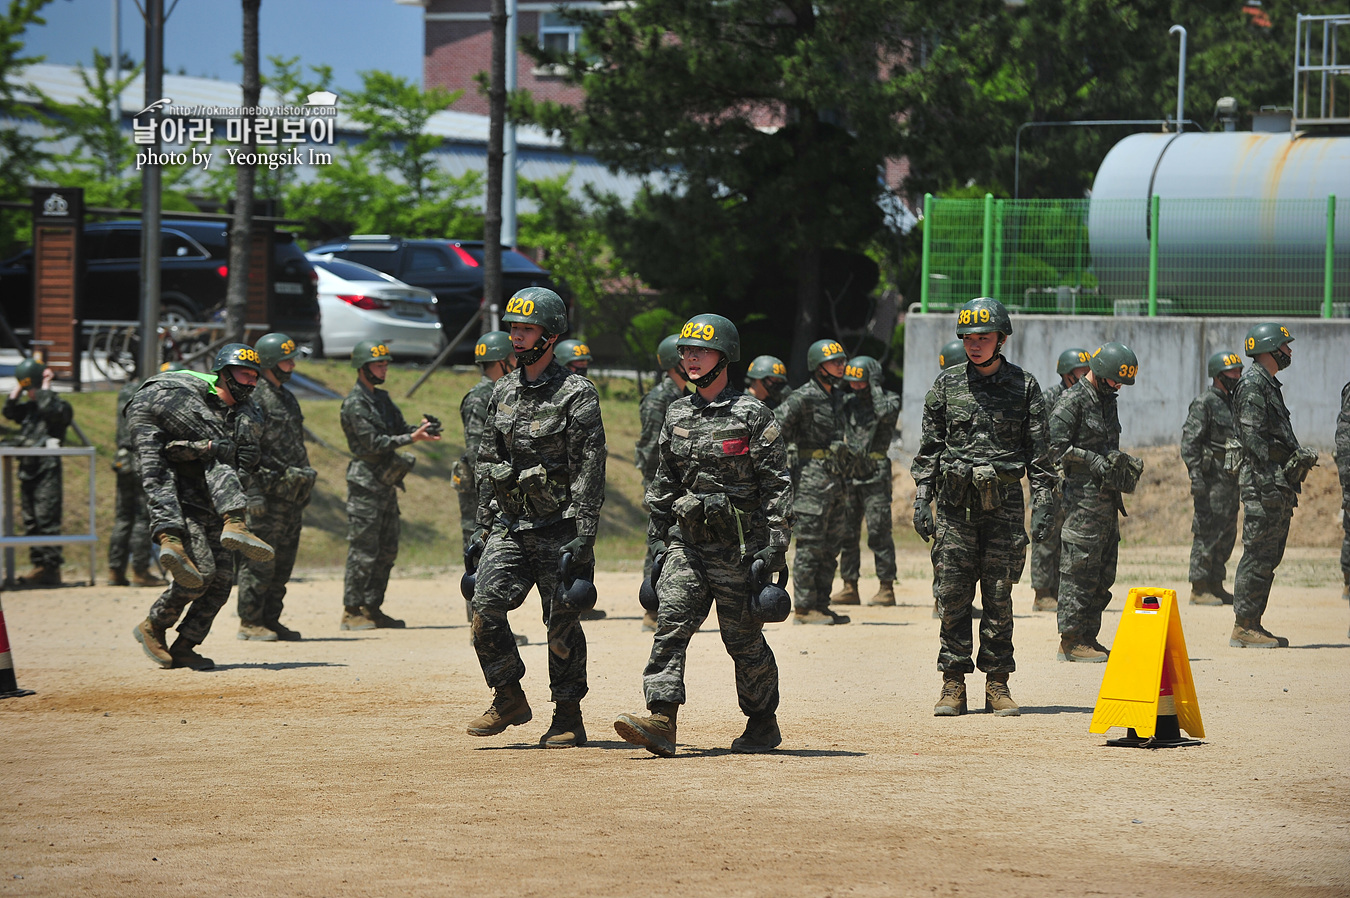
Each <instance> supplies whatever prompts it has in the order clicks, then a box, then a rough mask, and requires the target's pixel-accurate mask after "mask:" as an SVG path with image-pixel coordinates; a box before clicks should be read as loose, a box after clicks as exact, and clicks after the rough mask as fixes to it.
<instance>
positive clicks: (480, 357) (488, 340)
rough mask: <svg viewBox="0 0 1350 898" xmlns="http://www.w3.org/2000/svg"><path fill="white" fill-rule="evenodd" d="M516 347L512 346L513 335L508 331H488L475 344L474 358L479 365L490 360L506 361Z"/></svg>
mask: <svg viewBox="0 0 1350 898" xmlns="http://www.w3.org/2000/svg"><path fill="white" fill-rule="evenodd" d="M513 352H515V349H514V348H513V347H512V346H511V335H510V334H508V333H507V332H506V331H488V332H487V333H486V334H483V336H481V337H479V338H478V342H477V343H475V344H473V360H474V362H476V363H477V364H479V365H485V364H487V363H489V362H504V361H506V360H507V359H509V358H511V353H513Z"/></svg>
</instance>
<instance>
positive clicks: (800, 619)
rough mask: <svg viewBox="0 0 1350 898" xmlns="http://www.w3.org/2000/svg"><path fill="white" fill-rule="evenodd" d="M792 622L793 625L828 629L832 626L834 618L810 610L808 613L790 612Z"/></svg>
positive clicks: (821, 612)
mask: <svg viewBox="0 0 1350 898" xmlns="http://www.w3.org/2000/svg"><path fill="white" fill-rule="evenodd" d="M792 622H793V623H794V624H816V625H821V626H826V627H828V626H831V625H833V624H834V617H833V616H832V615H829V614H826V613H825V612H823V611H817V610H816V609H814V608H812V609H811V610H810V611H794V612H792Z"/></svg>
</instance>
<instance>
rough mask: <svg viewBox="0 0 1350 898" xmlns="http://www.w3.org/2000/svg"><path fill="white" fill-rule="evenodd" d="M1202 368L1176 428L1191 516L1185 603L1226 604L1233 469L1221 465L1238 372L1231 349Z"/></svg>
mask: <svg viewBox="0 0 1350 898" xmlns="http://www.w3.org/2000/svg"><path fill="white" fill-rule="evenodd" d="M1206 370H1207V372H1208V374H1209V377H1210V379H1211V381H1212V383H1211V384H1210V386H1209V388H1208V389H1207V390H1205V392H1203V393H1201V394H1200V395H1199V396H1197V397H1195V399H1193V400H1192V401H1191V407H1190V410H1189V411H1188V412H1187V414H1186V423H1185V424H1184V425H1182V428H1181V460H1182V461H1184V462H1185V463H1186V471H1187V472H1188V473H1189V474H1190V477H1191V498H1192V499H1193V500H1194V502H1195V517H1194V518H1193V519H1192V520H1191V533H1193V534H1194V535H1195V538H1194V540H1192V542H1191V604H1192V605H1231V604H1233V594H1232V593H1230V592H1228V591H1227V590H1226V589H1224V588H1223V578H1224V577H1225V576H1226V575H1227V573H1228V571H1227V567H1226V566H1227V564H1228V556H1230V555H1232V554H1233V544H1234V543H1235V542H1236V541H1237V513H1238V480H1237V471H1230V470H1228V468H1227V465H1226V462H1225V460H1226V458H1227V455H1228V448H1227V446H1228V443H1229V441H1230V440H1232V439H1233V396H1232V392H1233V387H1234V385H1235V384H1236V383H1237V379H1238V378H1239V377H1241V376H1242V359H1241V358H1240V357H1239V356H1238V354H1237V353H1236V352H1226V351H1225V352H1216V353H1214V355H1212V356H1210V357H1209V362H1208V363H1207V365H1206Z"/></svg>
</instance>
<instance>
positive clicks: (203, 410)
mask: <svg viewBox="0 0 1350 898" xmlns="http://www.w3.org/2000/svg"><path fill="white" fill-rule="evenodd" d="M217 379H218V375H215V374H202V373H200V372H196V371H168V372H165V373H162V374H156V375H155V376H153V377H150V378H147V379H146V381H145V383H144V384H142V385H141V388H140V389H139V390H137V391H136V395H135V396H133V397H132V399H131V402H129V403H128V404H127V407H126V410H125V412H124V414H125V415H126V418H127V426H128V427H129V429H130V431H131V439H132V442H133V444H134V445H135V447H136V461H137V463H138V465H139V466H140V470H141V482H142V484H143V486H144V488H145V496H146V501H147V504H148V507H149V511H150V535H151V538H152V539H158V537H159V535H160V534H161V533H164V532H166V531H170V532H181V533H182V534H183V545H184V547H185V548H186V550H187V552H188V555H189V556H190V558H191V560H192V563H193V564H194V565H195V566H196V568H197V570H198V571H199V572H200V573H201V577H202V585H201V586H200V587H197V588H196V589H189V588H187V587H185V586H184V585H183V584H182V583H180V582H178V581H176V580H175V581H174V582H173V583H172V584H171V585H170V586H169V588H168V589H166V590H165V591H164V592H163V594H161V595H160V597H159V599H158V600H157V601H156V602H155V604H154V605H153V606H152V607H151V609H150V614H149V619H150V620H151V621H152V622H154V623H155V624H157V625H158V626H160V627H164V628H168V627H170V626H172V625H173V624H174V623H175V622H176V621H178V618H179V617H180V616H182V618H183V620H182V623H180V624H179V625H178V633H179V638H180V640H183V641H185V642H186V643H188V644H189V645H199V644H200V643H201V642H202V640H204V639H205V638H206V636H207V634H208V633H209V632H210V630H211V623H212V621H214V620H215V617H216V613H217V612H219V611H220V609H221V607H222V606H224V604H225V601H226V600H227V599H228V598H229V595H230V587H232V586H233V585H234V557H233V556H234V553H233V552H231V551H230V550H228V549H226V548H225V547H224V546H222V545H221V542H220V538H221V532H222V529H223V525H224V522H223V520H222V518H221V515H222V514H224V513H225V512H230V511H238V510H242V509H243V508H245V507H246V505H247V502H248V500H247V496H246V493H245V481H246V480H247V479H248V473H247V472H246V471H244V472H241V470H240V469H239V468H238V467H236V462H235V461H234V460H232V459H221V458H215V459H212V460H210V461H205V460H202V459H195V460H186V461H173V460H170V459H169V458H166V457H165V455H164V453H163V451H162V450H163V448H164V446H165V444H166V443H169V442H173V441H184V440H185V441H199V440H212V441H217V440H232V441H234V442H235V443H236V444H240V445H242V444H244V443H251V444H254V445H259V444H260V443H261V431H262V423H261V419H260V417H259V415H258V412H257V409H256V408H255V407H254V405H253V403H252V402H251V401H248V402H239V403H236V404H235V405H233V406H230V405H226V404H225V402H224V400H222V399H221V398H220V397H219V396H218V395H217V394H216V382H217ZM189 603H191V608H188V605H189ZM185 608H188V610H187V613H186V614H184V609H185Z"/></svg>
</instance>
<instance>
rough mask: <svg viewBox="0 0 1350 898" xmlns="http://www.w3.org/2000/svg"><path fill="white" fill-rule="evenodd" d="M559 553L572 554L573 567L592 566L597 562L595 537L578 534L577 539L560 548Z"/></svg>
mask: <svg viewBox="0 0 1350 898" xmlns="http://www.w3.org/2000/svg"><path fill="white" fill-rule="evenodd" d="M558 554H559V555H560V556H561V555H568V554H570V555H571V556H572V566H573V568H574V569H575V568H582V567H590V566H591V565H593V564H595V537H593V536H578V537H577V538H576V539H574V540H572V541H571V542H569V543H566V544H564V545H563V547H562V548H561V549H559V550H558Z"/></svg>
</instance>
